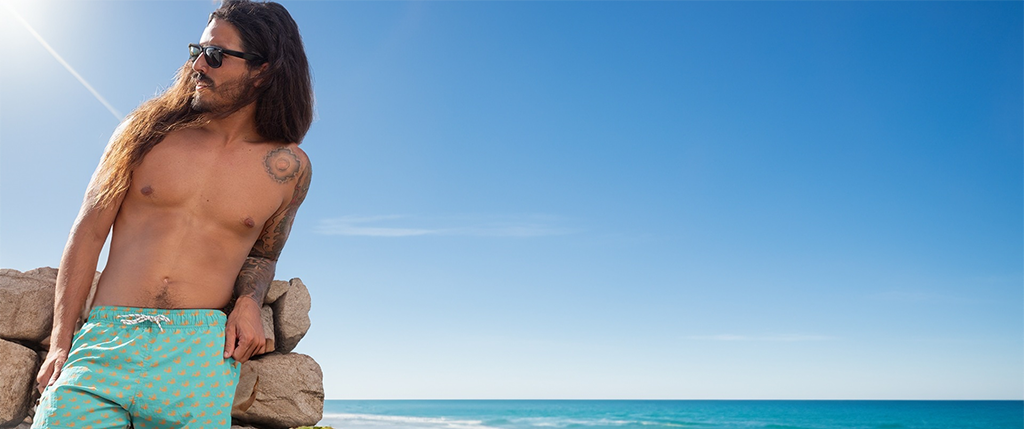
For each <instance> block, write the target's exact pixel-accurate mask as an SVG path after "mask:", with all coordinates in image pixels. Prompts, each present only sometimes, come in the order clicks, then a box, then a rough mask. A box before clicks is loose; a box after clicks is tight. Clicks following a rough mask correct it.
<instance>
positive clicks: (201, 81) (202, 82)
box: [192, 74, 213, 89]
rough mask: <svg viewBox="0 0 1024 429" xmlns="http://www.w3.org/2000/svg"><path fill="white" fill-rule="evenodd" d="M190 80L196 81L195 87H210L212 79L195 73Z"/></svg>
mask: <svg viewBox="0 0 1024 429" xmlns="http://www.w3.org/2000/svg"><path fill="white" fill-rule="evenodd" d="M192 80H193V81H195V83H196V89H200V88H212V87H213V80H211V79H210V78H208V77H206V76H205V75H202V74H197V75H195V76H193V77H192Z"/></svg>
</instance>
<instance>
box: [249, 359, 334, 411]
mask: <svg viewBox="0 0 1024 429" xmlns="http://www.w3.org/2000/svg"><path fill="white" fill-rule="evenodd" d="M245 365H250V366H251V367H252V368H253V370H255V372H256V381H255V383H254V386H255V389H254V391H255V392H256V399H255V401H253V402H252V405H251V406H250V407H249V408H248V409H247V410H246V411H244V412H235V411H232V413H231V417H232V419H238V420H239V421H241V422H245V423H246V424H252V425H256V426H259V427H267V428H292V427H297V426H312V425H315V424H316V423H317V422H319V421H320V419H322V418H323V414H324V383H323V378H324V375H323V372H322V371H321V370H320V365H317V363H316V361H314V360H313V358H311V357H309V356H306V355H303V354H298V353H289V354H279V353H271V354H267V355H263V356H260V358H259V359H254V360H250V361H248V362H246V363H245ZM245 365H243V369H244V366H245ZM236 394H237V393H236Z"/></svg>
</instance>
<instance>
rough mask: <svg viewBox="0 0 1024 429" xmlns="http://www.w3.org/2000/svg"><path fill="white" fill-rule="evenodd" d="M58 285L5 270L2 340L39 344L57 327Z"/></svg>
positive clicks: (0, 296) (0, 291)
mask: <svg viewBox="0 0 1024 429" xmlns="http://www.w3.org/2000/svg"><path fill="white" fill-rule="evenodd" d="M54 284H55V283H53V282H50V281H48V280H44V279H42V278H40V277H39V276H37V275H26V274H24V273H20V272H18V270H10V269H7V270H4V272H3V275H2V276H0V338H6V339H10V340H22V341H29V342H33V343H39V342H40V341H42V340H43V339H44V338H46V336H47V335H49V334H50V329H51V328H52V325H53V294H54Z"/></svg>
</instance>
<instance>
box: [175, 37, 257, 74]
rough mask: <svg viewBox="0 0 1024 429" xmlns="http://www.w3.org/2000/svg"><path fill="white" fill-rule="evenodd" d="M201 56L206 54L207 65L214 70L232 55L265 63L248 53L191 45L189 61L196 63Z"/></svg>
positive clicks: (189, 47)
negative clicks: (227, 56)
mask: <svg viewBox="0 0 1024 429" xmlns="http://www.w3.org/2000/svg"><path fill="white" fill-rule="evenodd" d="M199 54H206V63H207V64H209V65H210V67H212V68H217V67H220V65H221V64H223V63H224V55H231V56H232V57H238V58H242V59H245V60H250V61H256V60H258V61H260V62H263V61H264V60H263V57H261V56H259V55H256V54H250V53H248V52H238V51H232V50H230V49H224V48H221V47H218V46H200V45H197V44H195V43H189V44H188V60H189V61H195V60H196V58H199Z"/></svg>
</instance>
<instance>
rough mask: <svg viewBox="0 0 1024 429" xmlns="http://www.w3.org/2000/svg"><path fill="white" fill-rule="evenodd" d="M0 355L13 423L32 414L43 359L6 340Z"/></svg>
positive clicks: (0, 403) (2, 402) (4, 403)
mask: <svg viewBox="0 0 1024 429" xmlns="http://www.w3.org/2000/svg"><path fill="white" fill-rule="evenodd" d="M0 356H3V360H4V364H3V365H0V425H10V424H12V423H19V422H21V421H22V420H24V419H25V417H26V416H28V411H29V407H30V406H31V405H32V403H33V400H34V398H33V395H32V392H31V389H32V387H33V385H34V381H35V380H34V379H35V375H36V371H37V370H38V368H39V360H38V358H37V355H36V352H34V351H32V349H30V348H28V347H25V346H22V345H20V344H17V343H13V342H10V341H5V340H0ZM317 370H319V368H317Z"/></svg>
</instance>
